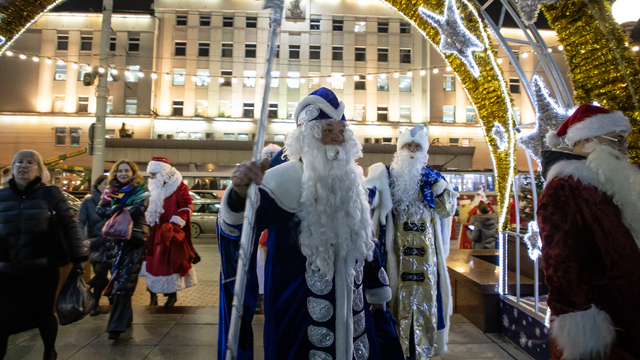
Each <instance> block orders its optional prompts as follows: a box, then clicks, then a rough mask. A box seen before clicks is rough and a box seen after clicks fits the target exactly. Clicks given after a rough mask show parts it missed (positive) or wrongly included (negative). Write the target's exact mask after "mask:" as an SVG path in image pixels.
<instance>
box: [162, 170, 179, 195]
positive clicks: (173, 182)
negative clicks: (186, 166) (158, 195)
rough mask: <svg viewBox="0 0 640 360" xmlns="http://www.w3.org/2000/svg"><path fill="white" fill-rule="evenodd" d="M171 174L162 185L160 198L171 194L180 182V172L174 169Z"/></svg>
mask: <svg viewBox="0 0 640 360" xmlns="http://www.w3.org/2000/svg"><path fill="white" fill-rule="evenodd" d="M172 175H173V176H171V177H170V178H169V180H167V182H166V183H165V184H164V186H163V187H162V200H164V199H166V198H167V197H169V196H171V194H173V193H174V192H175V191H176V189H178V186H180V184H182V174H180V172H178V171H174V172H173V174H172Z"/></svg>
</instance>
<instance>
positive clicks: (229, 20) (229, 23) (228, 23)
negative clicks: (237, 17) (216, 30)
mask: <svg viewBox="0 0 640 360" xmlns="http://www.w3.org/2000/svg"><path fill="white" fill-rule="evenodd" d="M222 27H233V16H223V17H222Z"/></svg>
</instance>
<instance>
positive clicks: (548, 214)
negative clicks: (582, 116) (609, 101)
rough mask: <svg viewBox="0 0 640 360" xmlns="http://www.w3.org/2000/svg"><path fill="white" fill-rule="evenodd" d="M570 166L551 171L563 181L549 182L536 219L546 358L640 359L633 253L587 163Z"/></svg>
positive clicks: (638, 256)
mask: <svg viewBox="0 0 640 360" xmlns="http://www.w3.org/2000/svg"><path fill="white" fill-rule="evenodd" d="M569 163H571V162H569V161H562V162H559V163H557V164H556V165H554V166H553V167H551V171H550V173H552V172H553V171H554V169H555V170H556V172H557V171H558V169H562V170H560V171H561V172H563V174H561V175H557V176H555V177H552V178H551V179H550V180H548V183H547V186H546V187H545V189H544V191H543V193H542V195H541V197H540V204H539V206H538V212H537V215H538V225H539V228H540V237H541V240H542V268H543V270H544V272H545V276H546V283H547V285H548V286H549V299H548V304H549V307H550V309H551V314H552V315H553V317H552V323H551V350H552V359H553V360H560V359H562V358H563V355H564V356H566V357H567V358H574V359H576V358H577V359H586V358H588V357H587V355H585V354H589V353H594V352H598V351H600V352H603V353H607V349H609V348H610V349H611V351H610V352H609V353H608V356H607V357H606V358H604V359H608V360H614V359H615V360H626V359H640V248H638V245H637V244H636V242H635V240H634V238H633V235H632V234H631V232H630V231H629V229H628V228H627V227H626V226H625V224H624V223H623V220H622V218H621V215H620V209H619V208H618V206H617V205H616V204H615V203H614V202H613V200H612V198H611V197H610V196H609V195H607V194H606V193H604V192H603V191H602V190H601V189H599V188H598V185H597V184H595V185H594V183H595V182H592V181H590V180H589V179H590V178H591V179H592V178H593V177H592V175H589V169H588V168H587V166H586V162H585V161H582V163H583V164H584V165H581V164H580V162H574V164H577V165H573V166H572V165H570V164H569ZM556 166H559V168H556ZM572 169H575V171H574V170H572ZM585 174H586V175H588V176H586V175H585ZM576 179H582V180H583V181H581V180H576ZM560 349H565V350H564V351H562V350H560ZM568 354H580V356H574V357H570V356H569V355H568Z"/></svg>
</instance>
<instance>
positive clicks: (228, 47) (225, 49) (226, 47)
mask: <svg viewBox="0 0 640 360" xmlns="http://www.w3.org/2000/svg"><path fill="white" fill-rule="evenodd" d="M222 57H223V58H230V57H233V43H222Z"/></svg>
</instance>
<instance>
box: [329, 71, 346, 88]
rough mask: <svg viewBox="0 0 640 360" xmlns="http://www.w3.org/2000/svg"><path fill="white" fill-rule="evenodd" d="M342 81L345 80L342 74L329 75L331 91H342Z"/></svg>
mask: <svg viewBox="0 0 640 360" xmlns="http://www.w3.org/2000/svg"><path fill="white" fill-rule="evenodd" d="M344 80H345V78H344V77H342V73H333V74H331V89H332V90H342V89H344Z"/></svg>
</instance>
